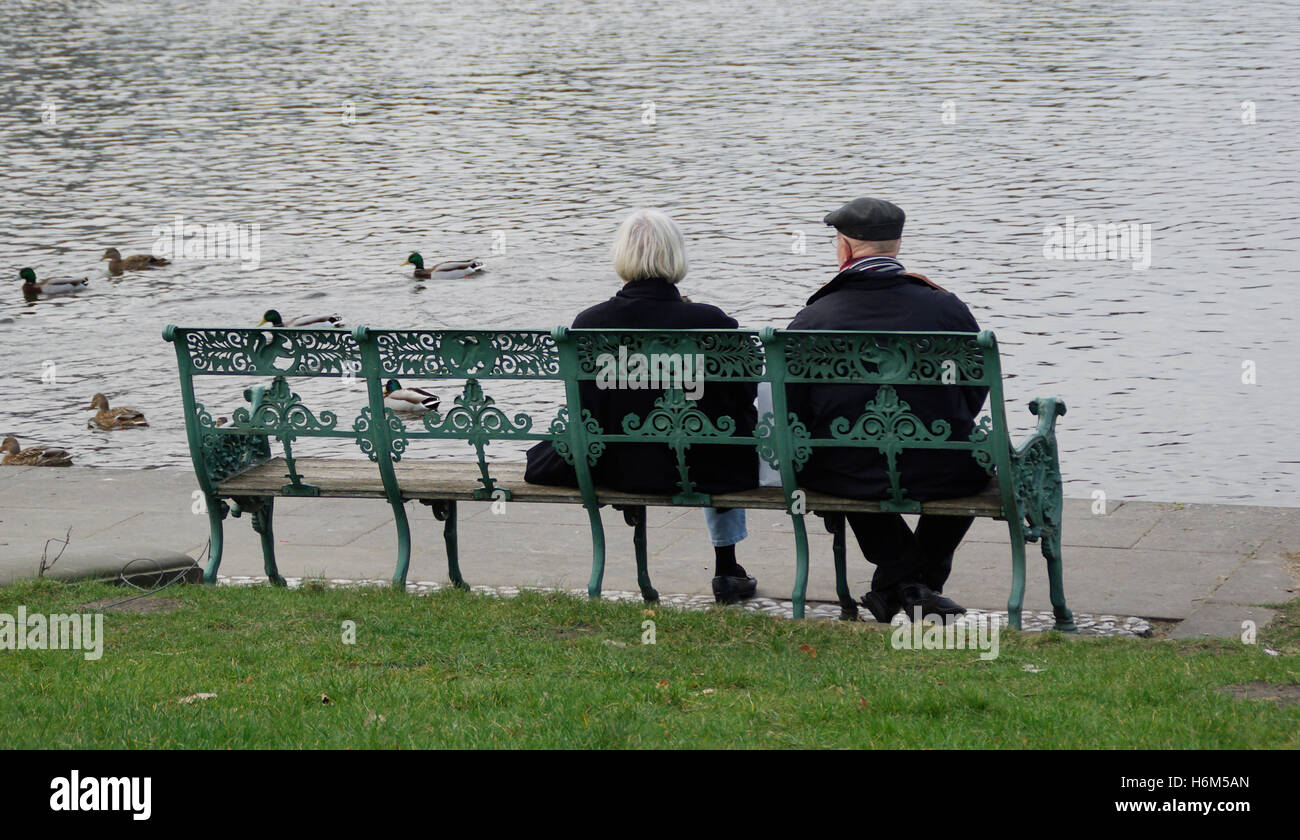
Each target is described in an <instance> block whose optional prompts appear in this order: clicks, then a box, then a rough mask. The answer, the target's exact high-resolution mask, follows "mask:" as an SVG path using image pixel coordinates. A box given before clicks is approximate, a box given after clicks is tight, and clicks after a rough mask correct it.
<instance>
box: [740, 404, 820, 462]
mask: <svg viewBox="0 0 1300 840" xmlns="http://www.w3.org/2000/svg"><path fill="white" fill-rule="evenodd" d="M789 414H790V416H789V419H788V420H787V424H788V426H789V428H790V437H791V443H792V451H793V452H794V458H793V459H792V460H793V461H794V464H793V466H794V468H795V469H796V470H799V469H801V468H802V467H803V465H804V464H805V463H807V462H808V459H809V458H810V457H812V446H810V445H809V443H808V442H809V441H810V440H812V435H810V434H809V433H808V427H807V426H805V425H804V424H803V423H802V422H800V420H799V417H798V416H797V415H796V414H795V413H794V412H793V411H792V412H790V413H789ZM778 433H779V431H778V429H777V426H776V415H775V414H773V413H771V412H768V413H767V414H764V415H763V416H762V417H760V418H759V419H758V425H757V426H756V427H755V428H754V437H756V438H758V439H759V444H758V457H760V458H762V459H763V460H764V461H766V462H767V465H768V466H769V467H771V468H772V469H774V470H779V469H780V468H781V459H780V456H779V455H778V449H779V448H778V446H777V443H776V436H777V434H778Z"/></svg>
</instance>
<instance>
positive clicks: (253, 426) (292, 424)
mask: <svg viewBox="0 0 1300 840" xmlns="http://www.w3.org/2000/svg"><path fill="white" fill-rule="evenodd" d="M259 392H260V393H259ZM244 398H245V399H247V400H248V401H249V402H250V403H252V405H253V410H252V411H251V412H250V411H249V410H248V409H247V408H242V407H241V408H237V409H235V410H234V412H232V413H231V415H230V428H232V429H234V430H236V431H241V432H253V433H259V434H269V435H273V436H274V437H275V438H276V440H278V441H280V443H281V444H282V445H283V446H284V461H285V465H286V466H287V467H288V468H289V472H287V473H285V478H287V479H289V483H288V484H286V485H284V486H283V487H281V488H280V492H281V493H283V494H284V495H286V496H318V495H320V488H318V487H314V486H312V485H310V484H303V483H302V476H301V475H299V474H298V471H297V469H295V466H294V465H295V459H294V457H293V440H294V439H295V438H296V437H298V435H300V434H304V433H305V434H307V435H310V434H311V433H312V432H330V431H333V430H334V428H335V426H337V425H338V422H339V418H338V416H337V415H335V414H334V412H332V411H322V412H321V413H320V418H319V419H317V417H316V415H314V414H312V413H311V411H310V409H308V408H307V406H305V405H303V403H302V399H301V398H300V397H299V396H298V395H297V394H295V393H294V392H293V391H291V390H290V389H289V383H288V382H286V381H285V379H284V377H283V376H277V377H276V378H275V379H274V380H272V382H271V386H270V387H269V388H260V387H259V388H250V389H249V390H247V391H245V392H244Z"/></svg>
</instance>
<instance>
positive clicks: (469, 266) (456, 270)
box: [402, 252, 483, 280]
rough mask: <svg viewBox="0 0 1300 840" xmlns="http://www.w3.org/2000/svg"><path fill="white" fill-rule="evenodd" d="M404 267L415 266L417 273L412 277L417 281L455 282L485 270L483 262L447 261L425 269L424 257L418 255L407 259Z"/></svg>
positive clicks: (414, 254)
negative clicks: (459, 278)
mask: <svg viewBox="0 0 1300 840" xmlns="http://www.w3.org/2000/svg"><path fill="white" fill-rule="evenodd" d="M402 265H413V266H415V271H413V272H412V273H411V276H412V277H414V278H415V279H416V280H455V279H457V278H458V277H467V276H469V275H471V274H473V273H475V272H477V271H482V270H483V261H482V260H447V261H446V262H440V263H438V264H437V265H435V266H433V267H432V268H425V267H424V257H422V256H420V255H419V254H417V253H414V252H413V253H412V254H411V256H409V257H407V258H406V262H404V263H402Z"/></svg>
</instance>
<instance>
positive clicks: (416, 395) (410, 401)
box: [384, 379, 442, 414]
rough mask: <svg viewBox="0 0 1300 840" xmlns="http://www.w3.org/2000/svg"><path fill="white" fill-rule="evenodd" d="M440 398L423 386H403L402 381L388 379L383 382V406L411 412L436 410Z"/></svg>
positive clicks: (419, 412) (440, 401)
mask: <svg viewBox="0 0 1300 840" xmlns="http://www.w3.org/2000/svg"><path fill="white" fill-rule="evenodd" d="M441 404H442V399H441V398H440V397H439V396H438V395H437V394H435V393H434V392H432V391H429V390H426V389H424V388H403V387H402V383H400V382H398V381H397V380H396V379H390V380H388V381H387V382H385V383H384V407H385V408H391V409H392V410H393V411H405V412H408V413H411V414H427V413H428V412H430V411H437V410H438V406H439V405H441Z"/></svg>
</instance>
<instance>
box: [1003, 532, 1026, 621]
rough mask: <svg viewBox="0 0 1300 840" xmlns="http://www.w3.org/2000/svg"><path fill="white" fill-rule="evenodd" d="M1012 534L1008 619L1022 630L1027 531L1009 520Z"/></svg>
mask: <svg viewBox="0 0 1300 840" xmlns="http://www.w3.org/2000/svg"><path fill="white" fill-rule="evenodd" d="M1007 529H1008V530H1009V531H1010V532H1011V596H1010V598H1008V599H1007V619H1008V621H1009V622H1010V624H1011V626H1012V627H1014V628H1015V629H1017V630H1019V629H1020V612H1021V608H1022V607H1023V606H1024V603H1025V531H1024V526H1023V525H1021V524H1020V520H1019V519H1014V518H1011V517H1008V518H1007Z"/></svg>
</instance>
